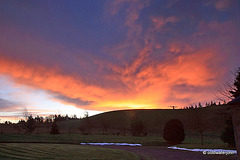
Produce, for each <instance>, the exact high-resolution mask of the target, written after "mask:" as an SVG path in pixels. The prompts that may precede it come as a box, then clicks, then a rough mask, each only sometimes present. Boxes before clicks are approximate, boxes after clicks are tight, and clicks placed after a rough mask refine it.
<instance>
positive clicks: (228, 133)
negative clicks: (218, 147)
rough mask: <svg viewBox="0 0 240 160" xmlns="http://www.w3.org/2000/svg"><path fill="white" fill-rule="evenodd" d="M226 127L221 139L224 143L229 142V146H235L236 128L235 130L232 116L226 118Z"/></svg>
mask: <svg viewBox="0 0 240 160" xmlns="http://www.w3.org/2000/svg"><path fill="white" fill-rule="evenodd" d="M226 125H227V126H226V128H225V130H224V131H223V132H222V134H221V140H222V141H223V142H224V143H228V145H229V146H231V147H235V137H234V130H233V124H232V118H231V116H228V117H227V118H226Z"/></svg>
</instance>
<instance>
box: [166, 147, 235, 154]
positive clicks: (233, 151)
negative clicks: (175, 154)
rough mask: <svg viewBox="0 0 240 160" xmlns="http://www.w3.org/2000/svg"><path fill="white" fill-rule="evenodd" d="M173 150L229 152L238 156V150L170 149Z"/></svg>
mask: <svg viewBox="0 0 240 160" xmlns="http://www.w3.org/2000/svg"><path fill="white" fill-rule="evenodd" d="M168 148H171V149H178V150H184V151H193V152H220V153H221V152H222V153H223V152H225V153H227V152H229V153H234V154H237V151H236V150H226V149H187V148H180V147H168Z"/></svg>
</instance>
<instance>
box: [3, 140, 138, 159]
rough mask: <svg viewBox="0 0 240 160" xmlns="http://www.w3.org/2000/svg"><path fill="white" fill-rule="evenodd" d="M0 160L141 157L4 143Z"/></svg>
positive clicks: (74, 147) (72, 147) (84, 148)
mask: <svg viewBox="0 0 240 160" xmlns="http://www.w3.org/2000/svg"><path fill="white" fill-rule="evenodd" d="M0 159H84V160H85V159H89V160H91V159H109V160H110V159H114V160H118V159H131V160H140V159H141V157H140V156H138V155H136V154H134V153H132V152H128V151H122V150H117V149H110V148H101V147H94V146H81V145H72V144H42V143H40V144H39V143H34V144H33V143H2V144H1V145H0Z"/></svg>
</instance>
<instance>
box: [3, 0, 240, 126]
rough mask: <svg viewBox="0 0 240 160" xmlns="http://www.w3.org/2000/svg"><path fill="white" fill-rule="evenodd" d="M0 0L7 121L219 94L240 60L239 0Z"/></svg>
mask: <svg viewBox="0 0 240 160" xmlns="http://www.w3.org/2000/svg"><path fill="white" fill-rule="evenodd" d="M0 4H1V5H0V15H1V16H0V19H1V25H0V35H1V36H0V82H1V84H0V90H1V91H0V119H1V122H3V121H5V120H11V121H18V120H19V119H21V118H22V111H23V109H24V108H27V109H28V111H29V112H30V113H33V114H35V115H50V114H68V115H73V114H76V115H77V116H78V117H79V116H83V114H84V112H85V111H88V112H89V113H90V115H93V114H96V113H100V112H105V111H111V110H122V109H161V108H169V107H168V106H171V105H175V106H179V108H181V107H184V106H187V105H191V104H196V103H199V102H202V103H205V102H208V101H211V100H215V101H218V100H217V99H216V93H217V92H218V89H219V88H220V87H221V86H222V85H223V83H224V82H225V81H226V80H227V79H229V78H231V74H230V72H231V71H234V70H235V69H236V67H237V66H239V65H240V63H239V60H240V53H239V50H240V39H239V37H240V30H239V28H240V26H239V24H240V11H239V2H238V1H235V0H217V1H211V0H203V1H185V0H183V1H178V0H169V1H152V0H146V1H145V0H140V1H135V0H115V1H110V0H103V1H75V0H73V1H62V0H58V1H56V0H52V1H49V2H45V1H31V2H29V1H26V0H23V1H21V2H20V1H2V2H0ZM56 4H57V5H56Z"/></svg>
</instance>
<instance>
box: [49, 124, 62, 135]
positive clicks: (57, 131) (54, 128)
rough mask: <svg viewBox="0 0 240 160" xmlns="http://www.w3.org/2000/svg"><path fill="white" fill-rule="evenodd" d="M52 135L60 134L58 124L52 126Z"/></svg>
mask: <svg viewBox="0 0 240 160" xmlns="http://www.w3.org/2000/svg"><path fill="white" fill-rule="evenodd" d="M50 133H51V134H60V129H59V127H58V125H57V123H56V122H53V124H52V126H51V131H50Z"/></svg>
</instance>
